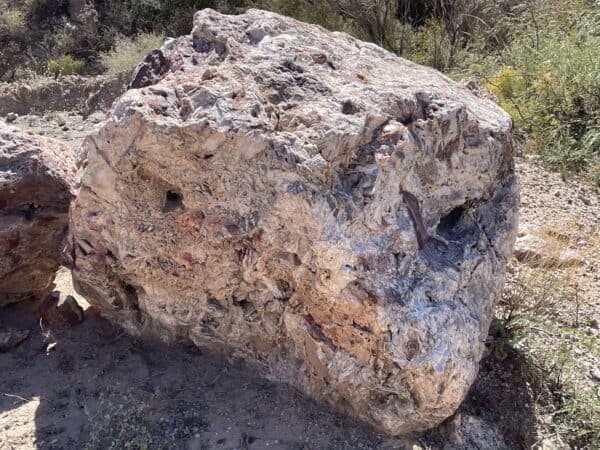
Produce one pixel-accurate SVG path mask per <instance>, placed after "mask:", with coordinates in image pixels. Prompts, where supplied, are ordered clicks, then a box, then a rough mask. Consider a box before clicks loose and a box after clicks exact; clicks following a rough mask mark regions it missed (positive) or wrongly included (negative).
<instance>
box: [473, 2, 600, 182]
mask: <svg viewBox="0 0 600 450" xmlns="http://www.w3.org/2000/svg"><path fill="white" fill-rule="evenodd" d="M527 17H529V18H530V19H529V20H526V19H527ZM531 17H533V19H531ZM541 24H543V26H542V25H541ZM481 59H482V60H484V62H483V64H482V65H480V66H472V67H471V68H470V69H474V72H475V73H477V74H478V75H480V76H482V77H483V78H484V79H485V81H486V85H487V86H488V88H489V89H490V90H491V91H492V92H493V93H494V94H495V95H496V96H497V97H498V98H499V100H500V104H501V106H503V107H504V108H505V109H506V110H507V111H508V112H509V113H510V114H511V116H512V117H513V120H514V122H515V125H516V126H517V127H518V128H520V129H522V130H523V131H524V132H525V133H526V134H527V137H528V139H527V142H526V144H525V148H526V149H528V150H530V151H531V152H533V153H536V154H538V155H539V156H540V157H541V159H542V160H543V161H544V162H546V163H547V164H548V165H549V166H551V167H552V168H555V169H559V170H561V171H563V172H565V173H577V172H583V173H585V174H586V175H587V176H588V177H589V179H591V180H594V181H595V182H596V183H600V171H599V170H598V166H599V160H600V125H599V124H600V11H599V9H595V10H594V9H593V8H591V7H590V8H588V7H587V2H580V3H579V4H578V6H576V5H570V6H568V7H567V6H566V5H564V4H562V3H560V2H554V3H552V4H548V5H542V6H539V7H537V8H536V9H535V10H531V11H529V12H523V13H522V14H521V15H520V16H518V18H516V19H515V21H514V31H513V36H512V41H511V43H510V45H508V46H507V47H506V48H505V49H504V51H503V53H502V54H501V55H500V57H497V56H496V55H493V54H492V55H484V56H483V57H482V58H481ZM480 62H481V60H480ZM486 65H487V67H485V66H486ZM498 66H500V69H496V67H498Z"/></svg>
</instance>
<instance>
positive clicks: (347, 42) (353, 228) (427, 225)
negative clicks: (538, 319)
mask: <svg viewBox="0 0 600 450" xmlns="http://www.w3.org/2000/svg"><path fill="white" fill-rule="evenodd" d="M132 87H133V89H131V90H129V91H128V92H127V93H126V94H124V95H123V97H122V98H121V99H120V100H118V101H117V102H116V104H115V105H114V107H113V110H112V112H111V114H110V115H109V118H108V120H107V121H106V122H105V123H104V125H103V126H102V128H101V129H100V130H99V131H97V132H95V133H94V134H92V135H90V136H88V138H87V139H86V141H85V142H84V145H83V150H84V154H86V155H87V160H86V161H84V163H85V166H86V169H85V173H84V175H83V178H82V183H81V191H80V194H79V197H78V199H77V201H76V204H75V206H74V208H73V209H72V212H71V226H72V233H73V245H74V248H73V255H74V258H75V259H74V269H73V270H74V279H75V284H76V289H77V290H78V291H79V292H80V293H81V294H83V295H84V296H85V297H87V298H88V299H89V300H90V302H91V303H92V304H93V305H94V306H96V307H97V308H99V309H100V310H101V311H102V313H103V314H104V315H105V316H107V317H108V318H110V319H112V320H114V321H116V322H118V323H120V324H121V325H122V326H124V327H125V328H126V329H127V330H129V331H130V332H131V333H136V334H147V333H158V334H159V335H160V336H162V337H163V338H164V339H167V340H170V341H173V340H191V341H193V342H194V343H195V344H197V345H198V346H200V347H203V348H207V349H211V350H216V351H219V352H222V353H224V354H226V355H228V356H230V357H234V358H235V357H241V358H243V359H245V360H247V361H249V362H252V363H255V366H256V367H258V368H260V369H261V370H262V371H263V372H264V373H266V374H267V375H268V376H270V377H272V378H275V379H279V380H284V381H286V382H288V383H291V384H293V385H295V386H297V387H298V388H299V389H301V390H302V391H303V392H305V393H308V394H309V395H311V396H314V397H317V398H319V399H325V400H327V401H329V402H331V403H333V404H335V405H337V406H339V407H344V408H345V409H349V410H352V411H354V412H355V413H356V414H358V415H359V416H360V417H362V418H363V419H366V420H367V421H369V422H371V423H372V424H374V425H376V426H377V427H379V428H380V429H382V430H385V431H386V432H389V433H392V434H400V433H405V432H410V431H414V430H423V429H426V428H428V427H432V426H434V425H436V424H438V423H440V422H441V421H442V420H444V419H445V418H446V417H448V416H449V415H451V414H452V413H453V412H454V411H455V409H456V408H457V407H458V405H459V404H460V402H461V401H462V399H463V398H464V396H465V394H466V392H467V390H468V389H469V386H470V385H471V383H472V382H473V381H474V379H475V377H476V374H477V370H478V363H479V359H480V357H481V355H482V351H483V347H484V341H485V338H486V335H487V331H488V326H489V324H490V321H491V319H492V311H493V307H494V303H495V301H496V299H497V298H498V296H499V294H500V292H501V289H502V284H503V282H504V273H505V263H506V261H507V258H509V256H510V254H511V251H512V246H513V242H514V239H515V235H516V229H517V206H518V190H517V185H516V182H515V176H514V172H513V159H512V146H511V131H512V130H511V121H510V119H509V117H508V115H507V114H506V113H505V112H504V111H502V110H501V109H500V108H499V107H498V106H496V105H495V104H494V103H493V102H491V101H489V100H487V99H481V98H478V97H476V96H474V95H473V94H472V93H470V92H469V91H468V90H466V89H464V88H461V87H460V86H458V85H457V84H456V83H454V82H453V81H451V80H450V79H448V78H447V77H445V76H443V75H441V74H440V73H438V72H436V71H435V70H432V69H429V68H426V67H421V66H419V65H416V64H413V63H411V62H409V61H406V60H404V59H401V58H398V57H396V56H394V55H393V54H391V53H388V52H387V51H385V50H382V49H381V48H379V47H377V46H375V45H373V44H369V43H365V42H361V41H359V40H356V39H353V38H352V37H350V36H348V35H346V34H343V33H330V32H328V31H326V30H324V29H323V28H320V27H317V26H314V25H307V24H304V23H300V22H297V21H295V20H292V19H289V18H285V17H282V16H279V15H276V14H272V13H267V12H263V11H258V10H250V11H248V12H247V13H246V14H243V15H239V16H226V15H221V14H218V13H216V12H215V11H212V10H203V11H200V12H198V13H197V14H196V15H195V17H194V29H193V32H192V34H191V35H190V36H185V37H181V38H179V39H174V40H171V41H169V42H167V43H166V44H165V45H164V46H163V48H162V49H160V50H155V51H154V52H152V53H151V54H150V55H148V57H146V59H145V60H144V62H143V63H142V64H141V65H140V66H139V67H138V69H137V71H136V73H135V74H134V81H133V83H132Z"/></svg>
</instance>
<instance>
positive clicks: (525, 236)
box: [514, 227, 583, 267]
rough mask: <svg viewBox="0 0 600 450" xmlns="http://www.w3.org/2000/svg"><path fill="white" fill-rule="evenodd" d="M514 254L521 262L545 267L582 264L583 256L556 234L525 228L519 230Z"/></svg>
mask: <svg viewBox="0 0 600 450" xmlns="http://www.w3.org/2000/svg"><path fill="white" fill-rule="evenodd" d="M514 255H515V257H516V258H517V260H518V261H520V262H528V263H530V264H534V265H536V266H543V267H568V266H581V265H583V260H582V259H581V256H580V255H579V254H578V253H577V252H575V251H573V250H570V249H568V248H565V246H564V244H563V243H561V242H560V239H558V238H557V237H556V236H544V235H543V234H542V232H541V230H539V229H536V228H529V227H528V228H525V229H522V230H521V231H520V232H519V236H518V237H517V241H516V242H515V248H514Z"/></svg>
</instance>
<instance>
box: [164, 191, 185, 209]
mask: <svg viewBox="0 0 600 450" xmlns="http://www.w3.org/2000/svg"><path fill="white" fill-rule="evenodd" d="M182 207H183V196H182V195H181V194H180V193H179V192H176V191H167V194H166V195H165V205H164V206H163V212H166V213H168V212H171V211H175V210H176V209H178V208H182Z"/></svg>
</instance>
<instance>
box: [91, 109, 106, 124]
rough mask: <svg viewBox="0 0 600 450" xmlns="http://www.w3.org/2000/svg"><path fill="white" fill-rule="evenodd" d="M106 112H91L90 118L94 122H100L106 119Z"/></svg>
mask: <svg viewBox="0 0 600 450" xmlns="http://www.w3.org/2000/svg"><path fill="white" fill-rule="evenodd" d="M104 117H105V114H104V113H103V112H102V111H97V112H95V113H93V114H91V115H90V116H89V118H88V120H89V121H90V122H92V123H100V122H102V121H103V120H104Z"/></svg>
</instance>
